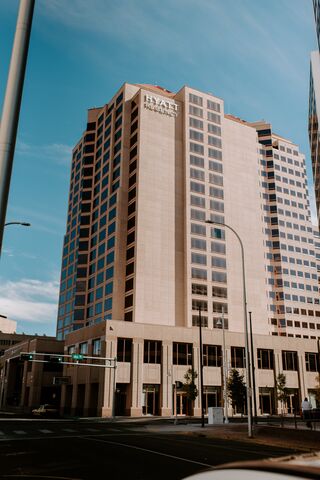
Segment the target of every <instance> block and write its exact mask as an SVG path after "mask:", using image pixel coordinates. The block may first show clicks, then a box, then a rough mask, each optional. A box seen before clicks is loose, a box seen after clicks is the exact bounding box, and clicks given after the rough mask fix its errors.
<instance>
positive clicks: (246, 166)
mask: <svg viewBox="0 0 320 480" xmlns="http://www.w3.org/2000/svg"><path fill="white" fill-rule="evenodd" d="M205 220H211V221H212V222H217V224H216V225H208V224H206V223H205ZM221 224H227V225H229V226H230V227H232V228H233V229H234V230H235V232H236V233H237V234H238V235H239V236H240V238H241V240H242V242H243V245H244V251H245V275H246V286H247V302H248V310H249V311H251V312H252V317H253V330H254V332H255V333H260V334H273V335H283V336H286V335H288V336H293V335H295V336H297V337H299V336H301V337H307V338H309V337H313V338H315V335H316V331H317V329H318V330H319V328H318V327H319V326H320V323H319V324H318V320H319V319H320V308H319V305H318V286H317V267H316V261H315V246H314V235H313V230H312V225H311V223H310V212H309V204H308V190H307V180H306V172H305V160H304V156H303V155H302V154H301V153H300V152H299V149H298V147H297V146H296V145H294V144H293V143H292V142H290V141H289V140H286V139H284V138H282V137H280V136H278V135H276V134H275V133H274V132H272V128H271V125H270V124H267V123H266V122H256V123H249V122H245V121H243V120H240V119H238V118H236V117H233V116H231V115H225V114H224V103H223V100H221V99H220V98H217V97H215V96H213V95H211V94H207V93H204V92H200V91H197V90H195V89H191V88H189V87H183V88H182V89H181V90H180V91H179V92H177V93H172V92H169V91H168V90H166V89H164V88H161V87H157V86H151V85H131V84H127V83H126V84H124V85H123V86H122V87H121V88H120V89H119V91H118V92H117V93H116V94H115V95H114V97H113V98H112V99H111V100H110V101H109V102H108V103H107V104H106V105H104V106H103V107H101V108H94V109H90V110H89V111H88V123H87V127H86V129H85V131H84V133H83V135H82V137H81V139H80V140H79V142H78V143H77V145H76V146H75V148H74V150H73V156H72V168H71V180H70V195H69V205H68V221H67V231H66V235H65V239H64V247H63V259H62V273H61V287H60V305H59V314H58V325H57V335H58V338H63V337H64V336H65V335H66V334H67V333H69V332H70V331H72V330H76V329H78V328H82V327H85V326H89V325H92V324H94V323H99V322H102V321H106V320H108V319H113V320H119V321H126V322H134V323H142V324H152V325H157V326H159V327H170V326H171V327H175V326H176V327H178V326H180V327H192V326H193V325H197V322H198V316H199V310H201V315H202V318H203V322H204V324H205V325H206V326H207V328H209V329H213V328H216V327H217V326H218V325H219V323H221V322H220V318H221V315H222V313H223V314H224V317H225V326H226V327H227V328H229V330H231V331H234V332H241V331H243V284H242V264H241V250H240V243H239V240H238V238H237V237H236V235H235V234H234V233H233V232H232V231H231V230H230V229H228V228H227V227H226V228H225V227H223V226H221Z"/></svg>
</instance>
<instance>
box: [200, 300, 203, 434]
mask: <svg viewBox="0 0 320 480" xmlns="http://www.w3.org/2000/svg"><path fill="white" fill-rule="evenodd" d="M199 343H200V400H201V402H200V404H201V427H202V428H204V401H203V349H202V318H201V306H199Z"/></svg>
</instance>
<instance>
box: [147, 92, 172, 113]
mask: <svg viewBox="0 0 320 480" xmlns="http://www.w3.org/2000/svg"><path fill="white" fill-rule="evenodd" d="M144 107H145V108H148V109H149V110H153V111H155V112H158V113H162V114H163V115H168V116H169V117H176V116H177V115H178V105H177V104H176V103H174V102H171V101H169V100H164V99H163V98H159V97H155V96H153V95H145V97H144Z"/></svg>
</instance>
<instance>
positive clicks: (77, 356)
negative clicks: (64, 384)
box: [72, 353, 83, 360]
mask: <svg viewBox="0 0 320 480" xmlns="http://www.w3.org/2000/svg"><path fill="white" fill-rule="evenodd" d="M72 360H83V355H82V354H81V353H73V354H72Z"/></svg>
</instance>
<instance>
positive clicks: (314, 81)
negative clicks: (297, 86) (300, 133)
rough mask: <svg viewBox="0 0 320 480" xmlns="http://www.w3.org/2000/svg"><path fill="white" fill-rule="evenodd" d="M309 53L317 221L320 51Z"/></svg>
mask: <svg viewBox="0 0 320 480" xmlns="http://www.w3.org/2000/svg"><path fill="white" fill-rule="evenodd" d="M313 8H314V16H315V22H316V33H317V39H318V47H319V50H320V1H319V0H313ZM319 50H317V51H315V52H312V53H311V62H310V88H309V143H310V150H311V161H312V172H313V181H314V189H315V200H316V206H317V215H318V221H319V219H320V160H319V159H320V150H319V120H318V119H319V112H320V53H319Z"/></svg>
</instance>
